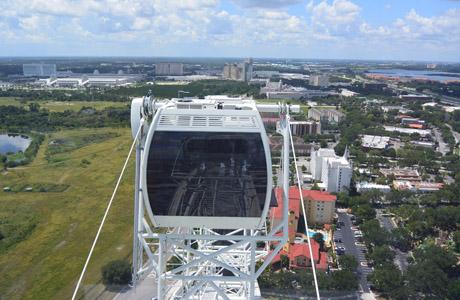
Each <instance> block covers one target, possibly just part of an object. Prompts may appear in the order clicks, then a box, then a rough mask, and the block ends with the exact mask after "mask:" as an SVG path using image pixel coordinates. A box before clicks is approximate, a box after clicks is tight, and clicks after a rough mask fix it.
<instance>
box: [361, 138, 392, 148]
mask: <svg viewBox="0 0 460 300" xmlns="http://www.w3.org/2000/svg"><path fill="white" fill-rule="evenodd" d="M389 143H390V137H389V136H378V135H368V134H364V135H363V136H362V137H361V145H362V146H363V148H368V149H379V150H383V149H386V148H387V147H388V145H389Z"/></svg>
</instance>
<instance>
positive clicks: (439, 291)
mask: <svg viewBox="0 0 460 300" xmlns="http://www.w3.org/2000/svg"><path fill="white" fill-rule="evenodd" d="M407 279H408V282H409V283H408V284H409V289H410V290H411V291H414V292H415V293H416V294H417V293H420V294H422V295H424V297H426V298H431V299H444V298H445V297H446V295H447V291H448V286H447V284H446V283H447V282H448V277H447V275H446V273H444V272H443V271H442V270H441V269H440V268H439V267H438V266H437V265H436V264H435V263H433V262H431V261H422V262H420V263H419V262H417V263H416V264H413V265H410V266H409V267H408V269H407ZM415 298H418V299H419V298H421V297H420V295H419V296H417V297H415Z"/></svg>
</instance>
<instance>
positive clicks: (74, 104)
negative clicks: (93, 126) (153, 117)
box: [0, 97, 129, 112]
mask: <svg viewBox="0 0 460 300" xmlns="http://www.w3.org/2000/svg"><path fill="white" fill-rule="evenodd" d="M35 102H37V103H38V104H40V107H42V108H46V109H48V110H49V111H53V112H63V111H65V110H73V111H79V110H80V109H81V108H82V107H84V106H89V107H92V108H94V109H96V110H102V109H104V108H107V107H126V106H127V105H129V103H125V102H115V101H51V100H50V101H35ZM0 105H13V106H23V104H21V102H19V100H17V99H15V98H14V97H0ZM25 106H27V105H25Z"/></svg>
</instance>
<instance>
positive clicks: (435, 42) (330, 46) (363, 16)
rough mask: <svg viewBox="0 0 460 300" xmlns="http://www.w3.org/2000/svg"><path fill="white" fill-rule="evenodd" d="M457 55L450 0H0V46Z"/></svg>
mask: <svg viewBox="0 0 460 300" xmlns="http://www.w3.org/2000/svg"><path fill="white" fill-rule="evenodd" d="M55 55H58V56H217V57H219V56H232V57H246V56H252V57H286V58H325V59H331V58H342V59H394V60H427V61H460V0H383V1H379V0H366V1H364V0H312V1H310V0H304V1H302V0H1V1H0V56H55Z"/></svg>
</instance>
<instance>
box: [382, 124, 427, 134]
mask: <svg viewBox="0 0 460 300" xmlns="http://www.w3.org/2000/svg"><path fill="white" fill-rule="evenodd" d="M383 128H385V131H389V132H400V133H406V134H413V133H418V134H420V136H427V135H431V130H428V129H412V128H402V127H395V126H383Z"/></svg>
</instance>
